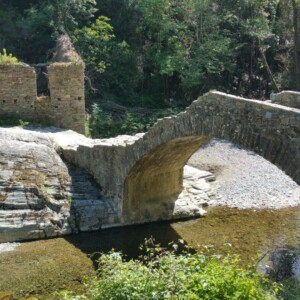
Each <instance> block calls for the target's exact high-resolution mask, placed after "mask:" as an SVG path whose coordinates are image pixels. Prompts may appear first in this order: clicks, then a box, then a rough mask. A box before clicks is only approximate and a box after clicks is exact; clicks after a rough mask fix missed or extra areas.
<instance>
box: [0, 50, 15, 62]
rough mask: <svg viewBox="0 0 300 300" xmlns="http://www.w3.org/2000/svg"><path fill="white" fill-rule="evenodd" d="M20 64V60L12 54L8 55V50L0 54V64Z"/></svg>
mask: <svg viewBox="0 0 300 300" xmlns="http://www.w3.org/2000/svg"><path fill="white" fill-rule="evenodd" d="M18 62H19V61H18V59H17V58H16V57H14V56H13V55H12V54H11V53H10V54H7V53H6V49H3V53H1V52H0V64H17V63H18Z"/></svg>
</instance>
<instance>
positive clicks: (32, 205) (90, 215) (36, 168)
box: [0, 128, 114, 242]
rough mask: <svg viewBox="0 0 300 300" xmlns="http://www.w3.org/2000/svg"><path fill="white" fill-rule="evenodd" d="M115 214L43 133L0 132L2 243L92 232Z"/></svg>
mask: <svg viewBox="0 0 300 300" xmlns="http://www.w3.org/2000/svg"><path fill="white" fill-rule="evenodd" d="M113 215H114V208H113V207H109V206H107V205H106V202H105V201H104V200H103V199H102V196H101V191H100V190H99V188H98V186H97V185H96V184H95V183H94V181H93V179H92V178H91V176H90V175H89V174H88V173H87V172H86V171H84V170H81V169H78V168H76V167H74V166H72V165H70V164H66V163H65V162H63V160H62V159H61V158H60V156H59V155H58V153H57V152H56V150H55V148H54V146H53V144H52V142H51V140H50V139H49V137H48V136H47V134H43V133H36V132H32V131H27V130H22V129H19V128H14V129H13V128H11V129H4V128H0V242H8V241H18V240H24V239H39V238H46V237H54V236H60V235H65V234H70V233H72V232H78V231H89V230H96V229H99V228H101V225H102V224H103V223H106V222H108V221H109V220H110V218H111V216H113Z"/></svg>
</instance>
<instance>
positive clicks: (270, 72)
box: [258, 46, 280, 93]
mask: <svg viewBox="0 0 300 300" xmlns="http://www.w3.org/2000/svg"><path fill="white" fill-rule="evenodd" d="M258 47H259V52H260V55H261V57H262V60H263V64H264V67H265V69H266V70H267V73H268V76H269V78H270V80H271V82H272V85H273V88H274V89H275V92H276V93H279V92H280V90H279V87H278V85H277V83H276V81H275V79H274V77H273V74H272V71H271V69H270V67H269V64H268V61H267V59H266V55H265V52H264V51H263V50H262V48H261V47H260V46H258Z"/></svg>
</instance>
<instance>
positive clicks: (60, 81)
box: [0, 63, 85, 134]
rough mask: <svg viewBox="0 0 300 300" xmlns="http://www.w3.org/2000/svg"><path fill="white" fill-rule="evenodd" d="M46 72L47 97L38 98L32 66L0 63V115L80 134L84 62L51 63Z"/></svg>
mask: <svg viewBox="0 0 300 300" xmlns="http://www.w3.org/2000/svg"><path fill="white" fill-rule="evenodd" d="M47 71H48V87H49V90H50V96H40V97H38V96H37V78H36V77H37V76H36V72H35V69H34V68H32V67H30V66H28V65H25V64H2V65H0V115H6V114H15V115H18V116H19V117H20V118H22V119H25V120H26V119H27V120H32V121H47V123H50V124H51V125H54V126H57V127H61V128H65V129H72V130H74V131H77V132H79V133H83V134H84V132H85V125H84V123H85V99H84V65H83V64H73V63H54V64H51V65H49V66H48V68H47ZM0 117H1V116H0Z"/></svg>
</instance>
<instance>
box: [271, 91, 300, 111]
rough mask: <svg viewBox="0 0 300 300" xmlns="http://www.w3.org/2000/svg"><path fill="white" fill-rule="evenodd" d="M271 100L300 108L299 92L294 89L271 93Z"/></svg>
mask: <svg viewBox="0 0 300 300" xmlns="http://www.w3.org/2000/svg"><path fill="white" fill-rule="evenodd" d="M271 100H272V102H274V103H276V104H280V105H284V106H288V107H294V108H298V109H300V93H299V92H295V91H282V92H281V93H279V94H271Z"/></svg>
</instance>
